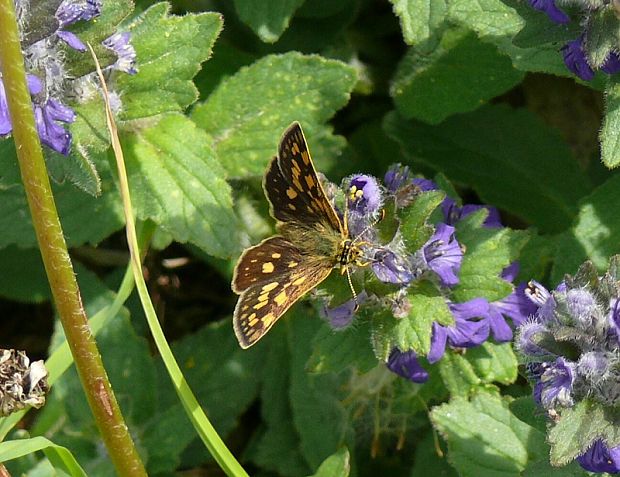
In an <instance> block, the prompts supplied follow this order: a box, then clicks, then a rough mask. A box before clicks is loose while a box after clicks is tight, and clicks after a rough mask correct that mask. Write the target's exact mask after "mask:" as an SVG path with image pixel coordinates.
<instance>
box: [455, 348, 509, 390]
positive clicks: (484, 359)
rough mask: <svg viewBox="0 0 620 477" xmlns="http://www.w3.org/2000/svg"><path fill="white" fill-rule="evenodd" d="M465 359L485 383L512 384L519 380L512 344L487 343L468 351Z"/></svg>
mask: <svg viewBox="0 0 620 477" xmlns="http://www.w3.org/2000/svg"><path fill="white" fill-rule="evenodd" d="M465 357H466V359H467V361H469V362H470V363H471V365H472V368H473V369H474V371H475V373H476V375H478V376H479V377H480V379H481V381H482V382H483V383H487V384H490V383H493V382H497V383H501V384H511V383H514V382H515V380H516V379H517V366H518V361H517V357H516V356H515V354H514V352H513V350H512V345H511V344H510V343H504V344H497V343H492V342H489V341H485V342H484V343H482V345H480V346H476V347H475V348H471V349H468V350H467V353H466V355H465Z"/></svg>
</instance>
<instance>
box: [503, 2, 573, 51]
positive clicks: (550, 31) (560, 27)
mask: <svg viewBox="0 0 620 477" xmlns="http://www.w3.org/2000/svg"><path fill="white" fill-rule="evenodd" d="M505 3H506V4H507V5H509V6H511V7H513V8H514V9H515V10H516V11H517V12H518V14H519V16H520V17H521V18H523V20H524V23H525V25H524V26H523V29H522V30H521V31H519V33H517V35H516V36H515V37H514V38H513V43H514V45H515V46H517V47H519V48H538V47H540V46H541V45H546V44H553V45H554V46H556V48H557V46H558V45H563V44H565V43H567V42H568V41H570V40H574V39H575V38H577V37H578V36H579V35H580V34H581V30H582V27H581V25H579V22H569V23H564V24H562V23H555V22H552V21H549V17H548V16H547V15H546V14H545V13H544V12H541V11H540V10H535V9H534V8H532V7H531V6H530V5H529V4H522V3H519V2H518V1H517V0H509V1H506V2H505Z"/></svg>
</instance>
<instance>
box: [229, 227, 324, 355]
mask: <svg viewBox="0 0 620 477" xmlns="http://www.w3.org/2000/svg"><path fill="white" fill-rule="evenodd" d="M276 244H278V245H277V246H276ZM294 250H296V248H295V246H294V245H293V244H291V243H290V242H287V241H286V240H284V239H283V238H282V237H272V238H270V239H267V240H266V241H264V242H262V243H261V244H259V245H257V246H256V247H253V248H251V249H249V250H248V251H247V252H246V253H245V254H244V257H243V259H242V260H241V261H240V262H239V266H238V270H237V274H236V275H235V280H236V281H235V282H233V284H234V286H236V287H239V288H238V289H241V287H244V286H245V285H246V284H247V282H248V279H247V277H244V276H242V275H240V274H241V273H242V271H239V267H241V266H242V265H243V264H244V263H247V261H246V257H247V259H248V260H253V258H250V257H258V256H259V255H258V252H264V254H262V255H261V256H263V257H269V256H272V255H273V254H279V255H280V257H279V258H278V260H279V262H278V263H279V265H278V269H277V272H276V269H275V265H274V271H273V272H271V273H270V274H269V277H268V278H267V279H264V280H263V279H261V281H260V282H255V283H251V284H250V285H249V286H247V287H245V288H243V291H242V292H241V296H240V297H239V301H238V302H237V306H236V307H235V312H234V315H233V326H234V329H235V334H236V335H237V339H238V340H239V344H240V345H241V347H243V348H248V347H249V346H251V345H253V344H254V343H255V342H256V341H258V340H259V339H260V338H262V337H263V336H264V335H265V333H267V331H269V329H270V328H271V327H272V326H273V324H274V323H275V322H276V321H277V320H278V318H280V317H281V316H282V315H283V314H284V312H286V310H288V309H289V308H290V307H291V306H292V305H293V304H294V303H295V302H296V301H297V300H299V298H301V297H302V296H303V295H305V294H306V293H307V292H308V291H310V290H312V289H313V288H314V287H316V286H317V285H318V284H319V283H321V282H322V281H323V280H325V279H326V278H327V276H328V275H329V274H330V272H331V270H332V268H333V266H332V263H331V262H330V261H329V260H326V259H323V260H320V259H319V260H315V259H313V258H312V257H310V256H304V255H302V254H301V253H300V252H299V251H298V250H297V253H291V251H294ZM265 260H267V258H265ZM296 260H300V261H296ZM291 262H295V265H294V266H292V267H289V266H288V265H287V264H289V263H291ZM257 263H261V262H255V263H254V264H253V265H255V266H257V267H258V265H256V264H257ZM264 263H267V262H262V264H264ZM262 264H261V265H260V269H261V270H262ZM269 268H270V267H269ZM240 277H241V278H240Z"/></svg>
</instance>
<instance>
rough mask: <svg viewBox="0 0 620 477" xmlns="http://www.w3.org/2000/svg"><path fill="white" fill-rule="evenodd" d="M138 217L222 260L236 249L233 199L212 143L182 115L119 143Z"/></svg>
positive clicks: (237, 245)
mask: <svg viewBox="0 0 620 477" xmlns="http://www.w3.org/2000/svg"><path fill="white" fill-rule="evenodd" d="M122 143H123V149H124V151H125V155H126V159H125V160H126V164H127V173H128V176H129V184H130V187H131V192H132V199H133V203H134V206H135V207H136V209H137V214H138V217H140V218H142V219H152V220H153V221H154V222H156V223H157V224H159V225H161V226H162V227H163V228H164V229H165V230H166V231H167V232H168V233H170V234H171V235H172V236H173V237H174V239H175V240H177V241H179V242H191V243H193V244H195V245H197V246H199V247H200V248H201V249H203V250H204V251H205V252H207V253H209V254H211V255H215V256H219V257H226V256H230V255H231V254H233V253H235V251H236V250H238V248H239V239H238V229H239V227H238V226H237V220H236V218H235V216H234V215H233V212H232V196H231V190H230V187H229V185H228V184H227V183H226V180H225V172H224V170H223V168H222V167H221V166H220V165H219V162H218V160H217V156H216V154H215V151H214V150H213V144H212V141H211V139H210V138H209V137H208V136H207V135H206V134H205V133H204V132H203V131H202V130H200V129H198V128H197V127H196V126H195V124H194V123H192V122H191V121H190V120H189V119H187V118H186V117H184V116H182V115H180V114H172V115H168V116H165V117H163V118H162V119H161V120H160V121H159V122H158V123H157V124H156V125H155V126H152V127H149V128H145V129H142V130H141V131H139V132H136V133H134V134H131V135H129V134H125V135H123V137H122Z"/></svg>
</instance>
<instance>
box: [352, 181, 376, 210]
mask: <svg viewBox="0 0 620 477" xmlns="http://www.w3.org/2000/svg"><path fill="white" fill-rule="evenodd" d="M349 207H350V210H351V211H355V212H357V213H359V214H364V215H373V214H375V213H376V212H377V211H378V210H379V208H380V207H381V189H379V184H378V183H377V179H375V178H374V177H372V176H368V175H365V174H358V175H355V176H353V177H352V178H351V180H350V181H349Z"/></svg>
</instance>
